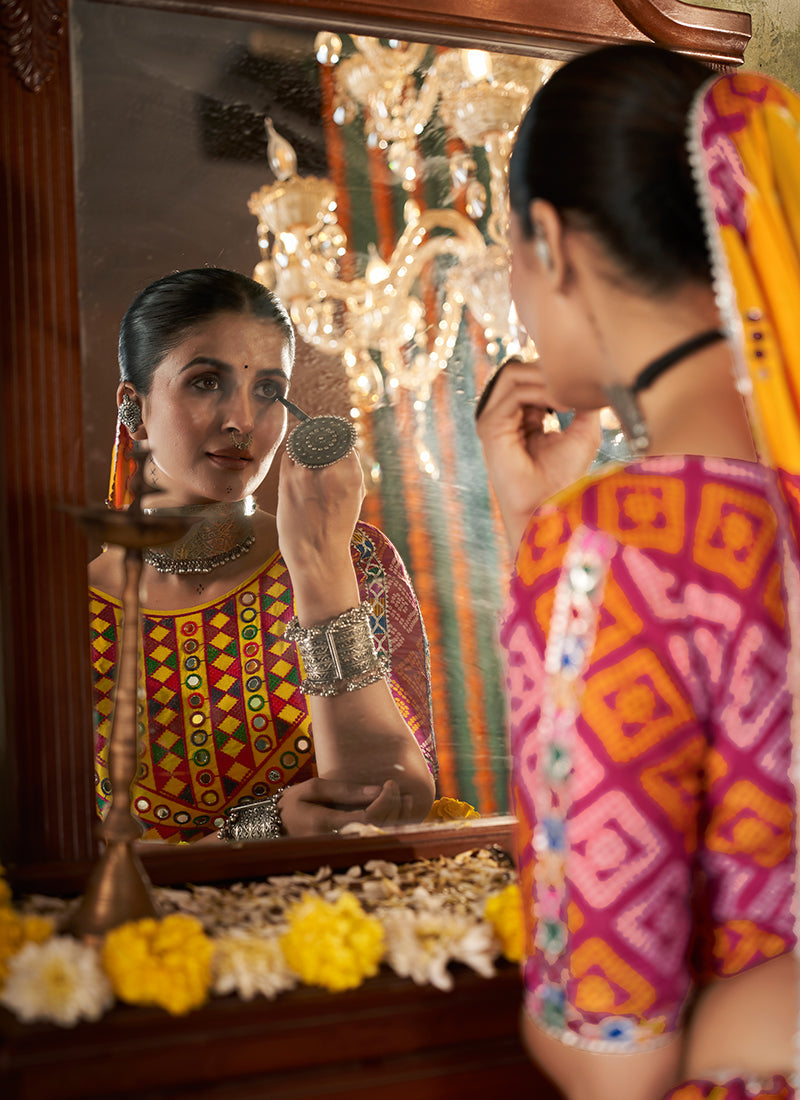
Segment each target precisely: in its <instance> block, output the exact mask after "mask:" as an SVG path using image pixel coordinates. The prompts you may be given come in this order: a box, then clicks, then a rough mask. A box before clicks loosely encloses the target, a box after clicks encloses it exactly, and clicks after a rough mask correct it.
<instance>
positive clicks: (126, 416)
mask: <svg viewBox="0 0 800 1100" xmlns="http://www.w3.org/2000/svg"><path fill="white" fill-rule="evenodd" d="M117 419H118V420H119V422H120V424H124V425H125V427H126V428H127V429H128V431H129V433H130V434H131V435H133V433H134V432H135V431H136V430H137V429H138V428H141V426H142V410H141V409H140V408H139V406H138V405H137V404H136V402H135V401H134V400H133V398H132V397H131V395H130V394H129V393H123V395H122V401H121V402H120V406H119V408H118V409H117Z"/></svg>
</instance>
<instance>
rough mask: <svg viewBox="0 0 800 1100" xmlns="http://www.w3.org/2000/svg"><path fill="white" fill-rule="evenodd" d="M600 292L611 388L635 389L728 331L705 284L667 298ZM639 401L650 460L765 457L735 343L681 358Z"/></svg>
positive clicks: (607, 288) (597, 321)
mask: <svg viewBox="0 0 800 1100" xmlns="http://www.w3.org/2000/svg"><path fill="white" fill-rule="evenodd" d="M593 291H594V293H593V294H592V295H591V300H590V308H591V310H592V314H593V317H594V326H595V329H596V331H597V335H598V340H599V343H600V346H601V351H602V354H603V359H604V364H605V368H604V369H605V377H604V382H605V384H606V385H625V386H627V387H631V386H632V385H633V383H634V381H635V379H636V377H637V375H639V374H640V372H641V371H642V369H643V368H644V367H646V366H647V365H648V364H649V363H651V362H653V360H655V359H657V358H658V357H660V356H662V355H664V354H665V353H666V352H668V351H670V350H671V349H673V348H675V347H677V346H678V345H680V344H681V343H683V342H684V341H686V340H689V339H691V338H692V337H695V336H698V335H699V334H700V333H703V332H707V331H709V330H712V329H714V328H718V327H719V324H720V321H719V313H718V311H717V307H716V304H715V301H714V296H713V293H712V291H711V289H710V288H708V287H706V286H703V285H700V284H690V285H687V286H685V287H683V288H681V289H680V290H679V291H677V292H675V293H674V294H671V295H669V296H668V297H667V298H664V297H658V298H655V297H645V296H644V295H639V294H633V293H630V292H627V291H626V290H625V289H623V288H621V287H619V286H617V285H614V284H609V283H608V282H604V283H601V282H600V281H598V282H597V283H595V285H594V288H593ZM637 400H638V402H639V406H640V408H641V410H642V413H643V416H644V420H645V423H646V425H647V429H648V434H649V438H650V442H649V446H648V448H647V453H648V454H700V455H709V456H712V455H713V456H717V457H722V458H738V459H745V460H749V461H753V460H755V459H756V457H757V455H756V452H755V448H754V446H753V440H752V435H751V432H750V426H749V423H748V420H747V412H746V409H745V405H744V401H743V399H742V397H741V394H740V393H739V392H738V390H737V388H736V383H735V378H734V363H733V355H732V351H731V348H730V345H729V344H728V343H727V341H721V342H716V343H712V344H709V345H707V346H706V347H702V348H700V349H699V350H697V351H694V352H692V353H690V354H689V355H687V356H685V357H683V358H681V359H680V360H679V361H677V362H676V363H674V365H672V366H671V367H669V369H668V370H666V371H665V372H664V373H663V374H661V375H659V377H658V378H657V379H656V380H655V381H654V382H653V383H652V385H651V386H650V387H649V388H647V389H646V390H644V391H643V392H641V393H640V394H638V396H637Z"/></svg>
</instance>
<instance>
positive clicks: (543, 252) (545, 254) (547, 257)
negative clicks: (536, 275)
mask: <svg viewBox="0 0 800 1100" xmlns="http://www.w3.org/2000/svg"><path fill="white" fill-rule="evenodd" d="M533 247H534V248H535V249H536V255H537V256H538V257H539V263H540V264H541V265H542V267H545V268H546V269H547V270H548V271H552V270H553V257H552V256H551V254H550V245H549V244H548V243H547V241H546V240H545V239H544V237H537V238H536V240H535V241H534V243H533Z"/></svg>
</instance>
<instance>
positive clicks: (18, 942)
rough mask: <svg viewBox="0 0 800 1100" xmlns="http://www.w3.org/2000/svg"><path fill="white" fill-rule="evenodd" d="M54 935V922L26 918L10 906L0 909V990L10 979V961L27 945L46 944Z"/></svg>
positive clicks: (37, 918)
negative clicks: (7, 979)
mask: <svg viewBox="0 0 800 1100" xmlns="http://www.w3.org/2000/svg"><path fill="white" fill-rule="evenodd" d="M52 934H53V922H52V921H50V920H48V919H47V918H46V917H26V916H23V915H22V914H21V913H15V912H14V910H13V909H12V908H11V907H10V906H3V907H2V908H0V988H2V987H3V985H4V984H5V981H6V978H7V977H8V964H9V960H10V959H11V958H12V957H13V956H14V955H16V954H17V952H18V951H20V950H22V948H23V947H24V946H25V944H26V943H44V941H45V940H48V939H50V937H51V936H52Z"/></svg>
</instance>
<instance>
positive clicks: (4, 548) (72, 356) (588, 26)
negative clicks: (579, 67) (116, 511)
mask: <svg viewBox="0 0 800 1100" xmlns="http://www.w3.org/2000/svg"><path fill="white" fill-rule="evenodd" d="M112 2H113V0H112ZM127 2H129V3H140V4H141V5H142V6H150V7H171V8H173V9H175V10H179V11H184V12H193V13H204V14H216V15H227V16H231V17H235V18H247V19H254V18H255V19H264V20H266V21H273V22H275V21H277V22H291V23H295V24H297V23H300V24H303V25H325V24H326V23H327V24H328V25H331V24H334V25H337V26H342V27H344V28H345V29H348V30H358V31H361V32H364V33H370V32H372V33H376V32H381V31H382V32H384V33H385V32H387V31H388V30H389V29H391V30H392V31H393V33H394V34H396V35H397V34H400V35H404V36H407V37H412V38H413V37H424V38H426V39H429V40H432V41H445V40H448V41H457V42H458V43H460V44H477V43H480V45H482V46H490V47H492V48H494V49H504V48H505V49H512V48H513V49H514V50H517V51H520V52H534V51H535V52H539V53H544V54H545V55H549V56H554V57H563V56H565V55H566V54H567V53H569V52H574V51H580V50H584V49H589V48H591V47H593V46H596V45H600V44H602V43H606V42H617V41H628V40H634V41H649V40H653V41H656V42H659V43H662V44H665V45H669V46H671V47H673V48H677V49H680V50H682V51H684V52H688V53H692V54H695V55H696V56H698V57H701V58H703V59H705V60H708V61H710V62H712V63H713V64H715V65H718V66H720V67H722V66H726V65H734V64H738V63H740V62H741V61H742V58H743V53H744V48H745V46H746V44H747V42H748V40H749V37H750V17H749V16H748V15H746V14H744V13H737V12H728V11H716V10H712V9H707V8H697V7H694V6H692V5H690V4H687V3H682V2H679V0H571V2H570V3H568V4H565V3H564V2H563V0H495V2H493V3H492V4H491V5H486V6H485V12H484V14H477V13H473V12H470V13H468V14H467V13H465V11H464V8H465V5H464V3H463V0H412V2H411V3H410V4H406V5H404V7H403V9H402V18H401V19H398V18H397V10H398V9H397V3H396V0H330V2H325V0H294V2H292V3H291V4H288V3H283V4H271V3H265V2H259V0H215V2H211V0H127ZM0 20H1V25H2V30H3V39H4V45H5V50H4V51H3V56H4V58H5V61H6V63H5V64H4V65H3V72H2V76H1V77H0V81H1V82H2V83H1V84H0V132H1V133H2V150H3V155H2V160H3V164H4V167H3V176H2V179H3V195H2V214H0V226H2V230H1V232H2V237H1V238H0V249H1V250H2V253H3V255H5V256H6V257H7V265H6V273H7V291H6V295H5V297H4V300H3V317H2V320H0V339H2V352H3V360H2V364H1V365H0V371H1V372H2V401H0V474H1V475H2V484H3V490H2V497H1V498H0V644H1V645H2V680H1V681H0V836H1V837H2V841H1V846H0V856H1V857H2V858H3V859H4V860H5V861H6V862H7V863H9V864H10V865H11V869H12V874H14V875H15V876H16V878H17V879H18V881H19V882H20V883H24V884H26V885H28V886H33V885H36V884H37V883H47V884H48V885H49V886H50V887H51V888H58V887H61V888H69V886H70V885H71V886H73V887H75V886H76V884H77V885H79V884H80V882H81V881H82V877H83V875H84V874H85V872H86V870H87V867H88V866H89V864H90V863H91V860H92V857H93V853H94V843H95V842H94V839H93V832H92V799H93V792H92V782H91V776H92V759H91V756H92V754H91V740H92V738H91V730H92V713H91V700H90V692H89V669H88V646H87V645H86V640H87V638H88V609H87V600H86V589H85V584H84V580H83V578H84V576H85V572H84V571H85V567H86V554H87V551H86V544H85V541H84V538H83V536H82V535H81V533H80V532H79V530H78V529H77V527H76V525H75V524H74V523H73V521H72V519H71V518H70V517H69V516H68V515H67V514H66V512H65V511H64V510H63V508H64V506H69V505H76V504H81V503H84V496H85V487H84V476H83V472H82V471H83V448H82V441H81V432H80V425H81V423H82V417H81V360H80V313H79V302H78V289H77V258H76V232H75V205H74V188H73V161H72V158H73V146H72V119H71V113H70V74H69V49H68V31H69V28H68V21H67V18H66V0H0ZM500 828H501V833H502V832H503V830H505V833H504V834H503V835H507V831H508V828H509V823H508V822H505V823H501V825H500ZM467 835H468V834H465V836H467ZM487 835H488V834H487ZM444 840H445V837H444V835H441V841H442V842H444ZM286 843H289V842H286ZM414 843H416V844H417V848H416V849H414V850H418V851H419V850H422V849H424V848H425V846H426V845H428V844H431V843H436V841H430V840H429V839H425V838H424V837H423V836H421V835H420V836H418V837H417V840H416V841H415V842H414ZM403 844H405V842H403V843H401V844H400V845H399V847H398V846H397V844H395V842H393V841H387V842H386V848H387V850H388V851H389V852H392V851H395V852H396V853H398V852H400V851H403V852H406V854H408V853H409V852H411V850H412V849H411V848H409V846H408V844H406V845H405V847H403ZM465 844H466V840H464V841H463V842H462V845H465ZM278 847H279V846H275V845H272V846H269V847H267V848H265V849H264V851H263V852H262V853H261V854H260V856H259V854H258V853H256V852H254V850H253V849H252V848H251V849H250V850H249V852H248V853H247V855H240V856H238V857H237V854H236V853H234V852H231V853H229V855H228V856H227V857H226V858H227V863H224V866H223V865H222V864H221V863H220V860H218V861H217V863H218V864H220V865H219V866H218V867H217V870H216V871H210V872H209V873H211V874H213V877H230V876H231V875H233V874H236V873H246V871H247V870H248V869H250V868H252V867H254V866H255V865H256V864H257V863H258V861H259V859H261V860H262V861H265V862H266V863H268V864H269V865H270V866H272V865H276V863H275V861H276V860H279V861H280V862H282V863H284V861H285V859H288V858H292V859H293V860H295V861H300V862H301V863H302V862H303V861H304V860H310V859H313V858H314V857H313V854H312V852H313V850H316V847H317V846H316V844H314V845H309V844H308V843H307V842H305V843H304V842H292V843H291V846H290V847H291V850H290V849H288V848H287V849H284V850H283V851H284V855H283V856H281V855H279V854H277V853H278ZM377 847H380V845H378V846H377ZM412 847H413V846H412ZM375 848H376V845H374V844H373V845H372V846H371V848H370V854H376V852H375V851H373V849H375ZM334 849H335V846H334ZM334 849H331V852H330V853H329V855H331V856H333V855H335V851H338V849H335V851H334ZM273 853H276V854H275V855H274V856H273ZM198 854H199V853H198ZM339 856H340V858H342V859H343V858H345V856H344V850H343V851H342V852H339ZM357 856H358V852H357V850H356V849H353V848H350V849H347V859H349V860H352V861H355V860H356V858H357ZM237 858H238V859H240V860H243V862H240V863H237ZM183 859H184V854H183V853H181V860H183ZM190 862H191V864H192V867H194V866H195V865H196V867H197V872H198V874H201V871H202V864H201V862H200V861H198V860H197V859H194V858H193V859H191V860H190ZM284 865H286V864H285V863H284ZM153 867H154V870H156V868H157V875H158V879H159V880H160V881H168V880H169V879H170V878H174V879H176V880H177V879H180V878H184V879H185V878H186V877H187V876H189V875H191V874H193V871H190V868H189V866H188V865H187V863H186V862H180V863H179V862H177V861H176V860H175V859H174V858H172V859H171V861H170V859H165V858H164V857H163V856H161V857H159V859H158V860H156V861H155V862H154V863H153ZM262 869H263V862H262Z"/></svg>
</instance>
